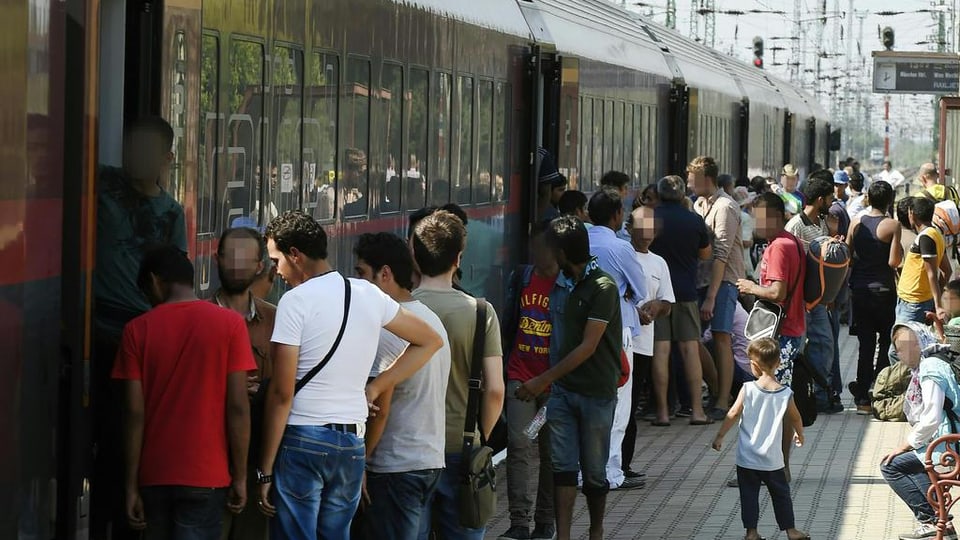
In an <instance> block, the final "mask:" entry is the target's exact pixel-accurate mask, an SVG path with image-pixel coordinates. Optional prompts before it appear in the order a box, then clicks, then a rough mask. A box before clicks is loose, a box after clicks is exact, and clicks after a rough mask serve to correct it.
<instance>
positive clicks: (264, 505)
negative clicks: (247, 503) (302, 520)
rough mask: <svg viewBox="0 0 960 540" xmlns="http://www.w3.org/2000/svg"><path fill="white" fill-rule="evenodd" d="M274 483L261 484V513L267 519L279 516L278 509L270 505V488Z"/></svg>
mask: <svg viewBox="0 0 960 540" xmlns="http://www.w3.org/2000/svg"><path fill="white" fill-rule="evenodd" d="M271 487H273V483H269V484H260V504H259V506H260V512H261V513H263V515H265V516H267V517H273V516H275V515H277V507H276V506H274V505H272V504H270V488H271Z"/></svg>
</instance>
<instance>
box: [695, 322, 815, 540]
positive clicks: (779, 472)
mask: <svg viewBox="0 0 960 540" xmlns="http://www.w3.org/2000/svg"><path fill="white" fill-rule="evenodd" d="M747 356H748V357H750V368H751V370H752V371H753V375H754V376H755V377H757V380H756V381H753V382H748V383H745V384H744V385H743V388H742V389H741V390H740V395H738V396H737V401H736V402H735V403H734V404H733V406H732V407H730V410H729V411H728V412H727V416H726V418H725V419H724V420H723V425H722V426H720V431H719V432H718V433H717V437H716V438H715V439H714V441H713V449H714V450H720V448H721V447H722V446H723V437H724V435H726V434H727V431H729V430H730V428H732V427H733V424H734V423H736V422H737V420H738V419H739V421H740V430H739V437H738V443H737V482H738V484H739V487H740V509H741V518H742V520H743V527H744V528H745V529H746V530H747V534H746V536H745V537H744V538H745V540H760V539H761V536H760V533H758V532H757V522H758V521H759V519H760V484H766V485H767V490H768V491H769V492H770V499H771V500H772V501H773V511H774V514H775V515H776V518H777V525H779V526H780V530H782V531H786V532H787V538H789V539H790V540H803V539H806V540H809V538H810V536H809V535H808V534H807V533H805V532H802V531H799V530H797V529H796V528H795V523H794V516H793V501H792V500H791V499H790V484H789V483H788V482H787V478H786V474H785V473H784V461H783V446H782V445H781V441H782V440H783V430H784V429H789V430H793V433H794V442H795V443H796V445H797V446H801V445H803V422H802V421H801V419H800V411H799V410H798V409H797V405H796V404H795V403H794V402H793V391H792V390H791V389H790V388H789V387H787V386H783V385H781V384H780V383H779V382H777V379H776V377H775V376H774V373H776V372H777V368H778V367H779V366H780V345H779V344H778V343H777V341H775V340H773V339H770V338H763V339H758V340H756V341H754V342H752V343H750V346H749V347H748V348H747Z"/></svg>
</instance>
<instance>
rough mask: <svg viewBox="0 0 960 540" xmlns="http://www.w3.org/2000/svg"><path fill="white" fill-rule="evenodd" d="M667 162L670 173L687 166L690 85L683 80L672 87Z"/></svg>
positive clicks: (684, 168)
mask: <svg viewBox="0 0 960 540" xmlns="http://www.w3.org/2000/svg"><path fill="white" fill-rule="evenodd" d="M669 126H670V128H669V130H670V135H669V141H670V142H669V144H670V147H669V148H668V150H667V156H668V158H667V163H668V164H669V166H670V169H669V170H670V174H677V173H678V171H685V170H686V168H687V144H688V139H687V137H688V134H689V133H690V129H689V126H690V87H688V86H687V85H686V84H684V83H683V82H679V81H677V82H674V84H673V86H672V87H671V88H670V122H669Z"/></svg>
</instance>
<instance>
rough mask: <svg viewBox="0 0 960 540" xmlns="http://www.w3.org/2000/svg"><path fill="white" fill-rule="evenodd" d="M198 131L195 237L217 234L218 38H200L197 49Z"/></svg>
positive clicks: (218, 137) (218, 139)
mask: <svg viewBox="0 0 960 540" xmlns="http://www.w3.org/2000/svg"><path fill="white" fill-rule="evenodd" d="M200 56H201V58H200V130H199V131H200V132H199V133H198V136H199V148H200V152H199V156H198V167H197V168H198V172H199V182H198V190H197V191H198V193H197V236H200V235H211V236H212V235H214V234H216V230H217V229H216V225H215V224H214V223H215V221H216V219H217V212H216V207H215V206H214V201H215V200H216V184H217V180H216V179H217V158H218V156H219V154H218V152H217V148H219V146H220V144H219V141H220V115H219V114H218V110H219V97H220V92H219V91H218V89H219V82H220V39H219V38H217V37H216V36H207V35H205V36H203V39H202V43H201V47H200Z"/></svg>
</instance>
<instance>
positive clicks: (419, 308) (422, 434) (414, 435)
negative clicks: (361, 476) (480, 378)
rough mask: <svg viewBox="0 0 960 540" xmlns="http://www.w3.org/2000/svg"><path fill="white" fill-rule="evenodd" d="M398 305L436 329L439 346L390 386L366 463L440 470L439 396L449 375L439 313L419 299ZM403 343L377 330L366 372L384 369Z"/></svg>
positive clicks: (378, 468) (375, 467)
mask: <svg viewBox="0 0 960 540" xmlns="http://www.w3.org/2000/svg"><path fill="white" fill-rule="evenodd" d="M401 306H402V307H403V308H405V309H406V310H407V311H410V312H411V313H413V314H414V315H416V316H417V317H420V318H421V319H423V320H424V321H425V322H426V323H427V324H429V325H430V327H431V328H433V329H434V330H436V331H437V333H438V334H440V337H442V338H443V347H441V348H440V350H439V351H437V352H436V354H434V355H433V358H431V359H430V361H429V362H427V363H426V365H424V366H423V367H422V368H420V370H419V371H417V372H416V373H415V374H414V375H413V376H412V377H410V378H409V379H407V380H406V381H404V382H402V383H400V384H398V385H397V387H396V388H395V389H394V391H393V399H392V400H391V402H390V416H389V417H388V418H387V427H386V428H385V429H384V431H383V436H382V437H381V438H380V443H379V444H378V445H377V448H376V450H374V452H373V455H371V456H370V459H369V460H367V468H368V469H370V471H372V472H375V473H400V472H410V471H419V470H423V469H442V468H443V466H444V454H443V449H444V444H445V443H446V432H445V427H446V417H445V414H446V413H445V401H446V396H447V381H448V380H449V378H450V345H449V343H448V341H447V331H446V330H445V329H444V327H443V323H442V322H440V318H439V317H437V316H436V314H434V313H433V312H432V311H430V308H428V307H427V306H425V305H423V304H422V303H420V302H419V301H417V300H414V301H412V302H404V303H402V304H401ZM406 348H407V342H406V341H404V340H402V339H400V338H398V337H397V336H395V335H393V334H391V333H390V332H388V331H386V330H381V331H380V346H379V347H378V348H377V359H376V360H375V361H374V362H373V368H372V369H371V370H370V376H371V377H376V376H377V375H379V374H380V373H382V372H383V371H386V370H387V369H389V368H390V366H392V365H393V363H394V362H395V361H396V359H397V357H398V356H400V354H401V353H402V352H403V350H404V349H406Z"/></svg>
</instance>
